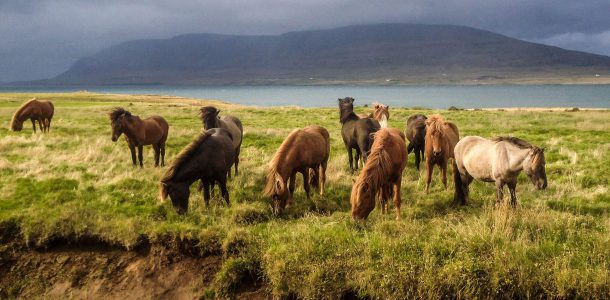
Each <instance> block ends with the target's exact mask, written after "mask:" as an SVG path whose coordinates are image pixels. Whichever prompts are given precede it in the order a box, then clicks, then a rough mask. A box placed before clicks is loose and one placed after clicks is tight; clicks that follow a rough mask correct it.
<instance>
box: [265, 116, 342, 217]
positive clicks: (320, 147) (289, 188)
mask: <svg viewBox="0 0 610 300" xmlns="http://www.w3.org/2000/svg"><path fill="white" fill-rule="evenodd" d="M329 155H330V136H329V135H328V131H327V130H326V129H325V128H323V127H320V126H316V125H310V126H307V127H305V128H303V129H295V130H293V131H292V132H291V133H290V134H289V135H288V137H286V139H285V140H284V142H282V145H280V147H279V148H278V150H277V152H276V153H275V155H274V156H273V159H272V160H271V162H270V163H269V168H268V169H267V177H266V183H265V188H264V190H263V194H264V195H265V197H271V201H272V208H273V212H274V213H275V214H279V213H281V212H282V210H283V209H284V208H285V207H286V204H287V202H288V203H292V197H293V194H294V188H295V179H296V173H297V172H298V173H301V174H303V185H304V188H305V193H306V194H307V199H309V184H310V180H309V179H310V178H309V175H310V171H311V170H312V169H313V173H317V174H315V175H316V181H317V182H318V183H319V184H318V188H319V190H320V195H324V182H325V181H326V164H327V162H328V157H329ZM289 180H290V184H289V185H288V184H287V182H288V181H289Z"/></svg>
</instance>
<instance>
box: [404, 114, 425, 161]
mask: <svg viewBox="0 0 610 300" xmlns="http://www.w3.org/2000/svg"><path fill="white" fill-rule="evenodd" d="M427 119H428V117H426V116H424V115H421V114H416V115H412V116H410V117H409V119H407V130H406V132H405V133H406V134H405V135H406V136H407V140H409V146H407V152H408V153H411V151H414V152H415V167H416V168H417V169H418V170H419V162H420V161H421V159H423V158H425V156H424V147H425V145H426V120H427ZM420 155H421V158H420Z"/></svg>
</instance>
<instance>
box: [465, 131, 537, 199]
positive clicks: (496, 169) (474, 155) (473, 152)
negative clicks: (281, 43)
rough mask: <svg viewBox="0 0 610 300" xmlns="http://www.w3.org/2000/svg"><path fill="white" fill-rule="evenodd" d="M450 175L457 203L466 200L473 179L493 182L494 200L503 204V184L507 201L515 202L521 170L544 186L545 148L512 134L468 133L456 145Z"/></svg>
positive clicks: (534, 182)
mask: <svg viewBox="0 0 610 300" xmlns="http://www.w3.org/2000/svg"><path fill="white" fill-rule="evenodd" d="M453 168H454V172H455V173H456V174H455V175H454V177H453V179H454V183H455V198H454V200H455V201H456V202H459V203H461V204H466V203H467V202H468V186H469V185H470V183H471V182H472V180H473V179H475V178H476V179H478V180H481V181H485V182H495V184H496V190H497V191H496V203H498V204H499V203H502V197H503V190H504V185H507V186H508V191H509V192H510V204H511V206H513V207H515V206H516V205H517V194H516V187H517V176H518V175H519V172H521V170H523V171H525V174H526V175H527V176H528V177H529V178H530V180H531V181H532V183H533V184H534V185H535V186H536V188H538V189H539V190H542V189H545V188H546V186H547V179H546V171H545V160H544V149H541V148H538V147H536V146H534V145H532V144H530V143H528V142H526V141H524V140H521V139H518V138H515V137H498V138H495V139H494V140H488V139H485V138H482V137H480V136H467V137H465V138H463V139H462V140H461V141H459V142H458V143H457V145H455V160H454V166H453Z"/></svg>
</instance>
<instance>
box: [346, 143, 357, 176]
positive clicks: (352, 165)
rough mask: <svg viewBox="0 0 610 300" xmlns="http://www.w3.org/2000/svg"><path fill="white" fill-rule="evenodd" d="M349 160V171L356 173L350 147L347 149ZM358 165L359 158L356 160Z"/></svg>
mask: <svg viewBox="0 0 610 300" xmlns="http://www.w3.org/2000/svg"><path fill="white" fill-rule="evenodd" d="M347 158H348V160H349V169H350V171H352V173H353V172H354V160H353V158H352V148H351V147H349V146H348V147H347ZM357 163H358V158H356V164H357Z"/></svg>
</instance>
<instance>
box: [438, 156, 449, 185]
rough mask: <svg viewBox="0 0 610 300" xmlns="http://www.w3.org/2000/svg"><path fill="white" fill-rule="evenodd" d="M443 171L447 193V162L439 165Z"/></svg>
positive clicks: (442, 177)
mask: <svg viewBox="0 0 610 300" xmlns="http://www.w3.org/2000/svg"><path fill="white" fill-rule="evenodd" d="M439 167H440V169H441V180H442V181H443V185H444V186H445V191H446V190H447V162H442V163H440V165H439Z"/></svg>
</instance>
